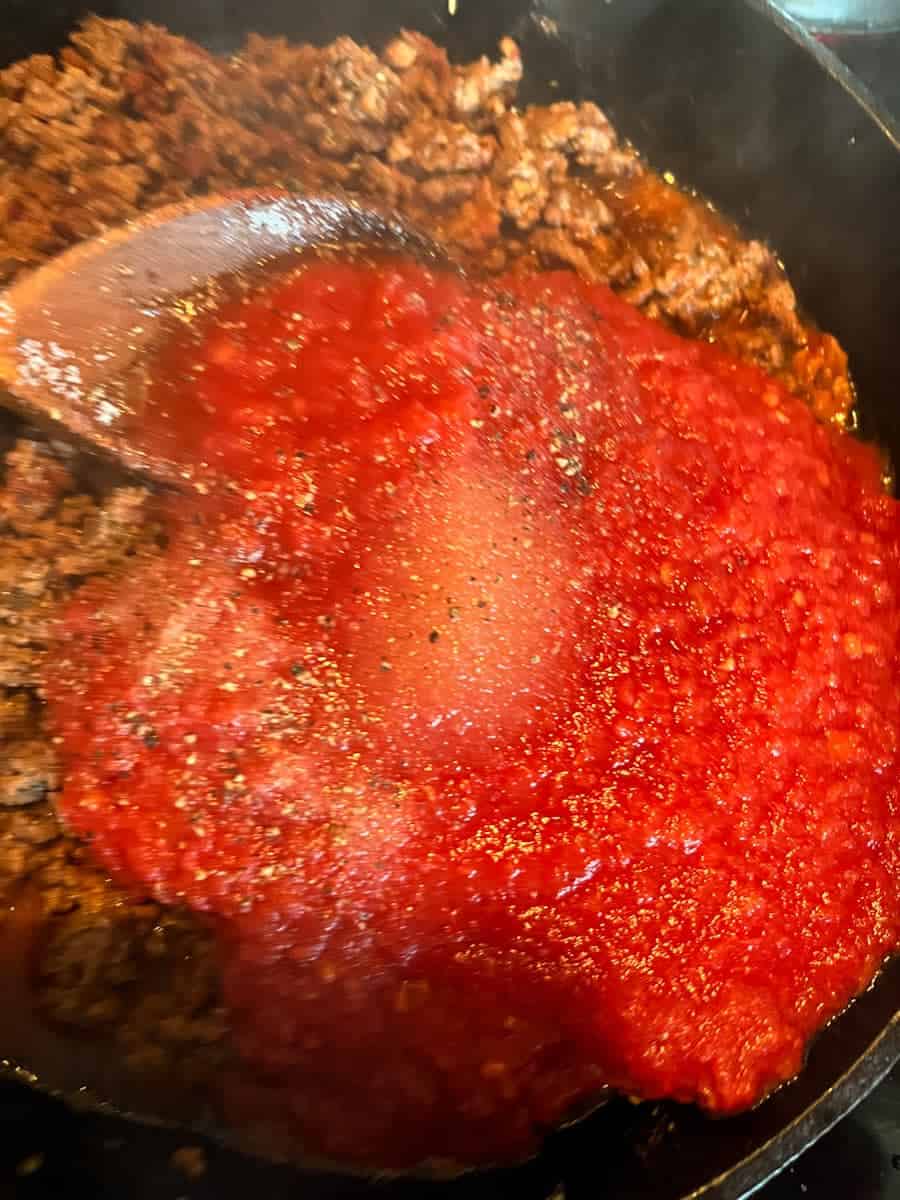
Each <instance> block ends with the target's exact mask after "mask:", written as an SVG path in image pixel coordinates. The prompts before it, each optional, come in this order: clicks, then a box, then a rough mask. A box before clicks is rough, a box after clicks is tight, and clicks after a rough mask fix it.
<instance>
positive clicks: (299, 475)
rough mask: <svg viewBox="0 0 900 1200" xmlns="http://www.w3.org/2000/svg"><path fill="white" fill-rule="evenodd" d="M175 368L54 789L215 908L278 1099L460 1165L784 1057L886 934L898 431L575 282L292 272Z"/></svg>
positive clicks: (167, 895) (318, 1131)
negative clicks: (822, 401) (182, 487)
mask: <svg viewBox="0 0 900 1200" xmlns="http://www.w3.org/2000/svg"><path fill="white" fill-rule="evenodd" d="M153 376H154V390H153V403H152V405H151V419H150V421H149V422H148V425H147V429H146V437H147V438H148V440H149V441H151V442H153V443H154V444H155V445H164V446H165V447H166V448H167V449H168V450H169V452H173V451H174V452H177V454H178V455H179V456H180V458H181V461H182V462H183V464H184V468H185V476H186V478H187V479H188V480H189V481H190V485H189V488H188V490H187V492H186V493H185V494H182V495H178V496H171V497H170V498H168V499H163V500H162V501H161V513H160V516H161V519H162V521H163V525H164V529H165V535H166V545H165V548H164V549H163V550H162V552H158V553H150V552H140V553H139V554H138V555H137V558H136V560H135V563H134V566H133V567H132V569H131V570H130V571H128V572H127V573H126V574H125V575H124V576H122V577H120V578H119V579H117V580H116V579H109V578H98V579H96V580H93V581H89V582H88V583H87V584H86V585H85V586H84V587H83V588H82V589H81V590H80V592H79V593H78V594H77V595H76V597H75V598H74V599H73V600H72V601H71V603H70V604H69V606H68V608H67V609H66V610H65V612H64V615H63V617H62V619H61V621H60V622H59V626H58V643H57V647H56V650H55V651H54V654H53V670H52V672H48V673H47V678H46V691H47V694H48V699H49V706H50V717H51V721H52V725H53V728H54V732H55V734H56V737H57V743H58V746H59V749H60V753H61V756H62V762H63V770H64V778H65V784H64V791H63V793H62V797H61V799H60V801H59V808H60V810H61V813H62V815H63V817H64V819H65V821H66V823H67V825H68V826H69V828H70V829H72V830H73V831H75V832H76V833H78V834H80V835H83V836H84V837H86V838H88V839H89V840H90V844H91V846H92V850H93V853H94V855H95V856H97V858H98V859H99V860H100V862H101V863H102V864H103V865H104V866H105V867H106V868H107V869H108V870H109V871H110V872H111V873H112V874H113V876H114V878H115V879H116V880H118V881H119V882H120V883H122V884H124V885H126V886H127V887H129V888H131V889H133V890H135V891H136V892H139V893H140V894H142V895H146V894H150V895H152V896H153V897H154V898H155V899H156V900H158V901H161V902H163V903H166V904H172V903H177V904H182V905H187V906H189V907H191V908H193V909H195V910H197V911H199V912H202V913H204V914H208V916H209V917H210V918H211V919H212V921H213V924H214V928H215V929H216V930H217V937H218V940H219V945H220V950H221V955H222V960H223V969H224V979H225V983H224V987H225V998H226V1001H227V1004H228V1006H229V1010H230V1014H231V1021H232V1024H233V1028H234V1032H235V1038H236V1041H237V1044H238V1047H239V1050H240V1052H241V1054H242V1055H243V1056H244V1059H245V1061H246V1062H247V1063H248V1064H251V1063H252V1065H253V1071H254V1072H255V1073H261V1074H262V1075H263V1076H264V1077H265V1078H266V1079H267V1081H268V1083H269V1084H270V1086H271V1087H272V1088H274V1089H275V1090H276V1091H277V1093H278V1094H279V1096H280V1098H281V1099H280V1103H279V1106H278V1107H279V1112H280V1115H281V1119H282V1121H283V1123H284V1124H285V1125H286V1126H288V1127H289V1128H290V1129H291V1130H293V1131H294V1133H295V1135H296V1136H297V1137H298V1138H300V1139H302V1141H303V1144H304V1145H306V1146H307V1147H310V1148H312V1149H314V1150H317V1151H322V1152H324V1153H326V1154H328V1155H332V1156H335V1157H339V1158H348V1157H354V1158H356V1159H358V1160H361V1161H365V1162H368V1163H377V1164H381V1165H391V1166H397V1165H405V1164H411V1163H415V1162H417V1161H420V1160H422V1159H425V1158H449V1159H454V1160H456V1161H462V1162H472V1163H477V1162H485V1161H489V1160H495V1159H502V1158H509V1157H513V1156H516V1155H520V1154H522V1153H524V1152H527V1151H528V1150H530V1149H532V1148H533V1147H534V1145H535V1144H536V1141H537V1139H538V1138H539V1136H540V1133H541V1131H543V1130H545V1129H546V1128H548V1127H549V1126H552V1125H553V1124H554V1123H555V1122H558V1121H559V1120H560V1119H562V1118H564V1117H565V1116H566V1115H567V1114H569V1113H571V1112H572V1111H574V1110H575V1109H576V1108H577V1107H578V1106H579V1105H581V1106H583V1105H584V1103H586V1102H588V1101H589V1100H590V1099H591V1098H592V1097H596V1096H597V1095H599V1094H601V1093H602V1091H603V1089H604V1088H607V1087H612V1088H615V1089H619V1090H622V1091H626V1092H628V1093H630V1094H634V1095H637V1096H642V1097H660V1096H670V1097H675V1098H678V1099H681V1100H689V1101H697V1102H699V1103H700V1104H701V1105H703V1106H704V1107H705V1108H706V1109H708V1110H710V1111H712V1112H716V1113H729V1112H733V1111H736V1110H739V1109H741V1108H744V1107H746V1106H749V1105H752V1104H753V1103H754V1102H756V1101H757V1100H758V1099H760V1097H762V1096H763V1095H764V1094H765V1093H766V1092H767V1091H768V1090H770V1089H771V1088H773V1087H775V1086H776V1085H777V1084H779V1083H781V1082H782V1081H784V1080H786V1079H789V1078H790V1077H791V1076H792V1075H794V1074H795V1073H796V1072H797V1070H798V1069H799V1068H800V1066H801V1062H802V1057H803V1052H804V1048H805V1046H806V1045H807V1043H808V1040H809V1038H810V1037H811V1035H812V1034H813V1033H814V1032H815V1031H816V1030H817V1029H819V1028H820V1027H821V1026H822V1025H823V1024H824V1023H825V1022H826V1021H827V1020H828V1019H829V1017H831V1016H832V1015H833V1014H834V1013H836V1012H837V1011H839V1010H840V1009H841V1008H842V1007H843V1006H844V1005H845V1004H846V1003H847V1002H848V1001H849V1000H850V999H851V998H852V997H853V996H854V995H855V994H856V993H858V992H859V991H860V990H861V989H862V988H864V987H865V986H866V985H867V983H868V982H869V980H870V979H871V977H872V975H873V973H874V972H875V971H876V970H877V968H878V966H879V964H880V963H881V962H882V961H883V959H884V958H885V956H886V955H887V954H888V953H889V952H890V951H891V949H892V948H893V947H894V946H895V945H896V943H897V939H898V932H900V884H898V880H900V862H898V818H900V799H898V793H897V783H896V774H897V772H896V765H897V764H896V759H897V737H898V730H900V687H898V678H897V676H898V671H897V636H898V630H900V594H898V583H900V580H898V562H900V559H898V533H900V524H898V510H897V506H896V503H895V502H894V501H893V500H892V499H890V498H889V497H888V496H887V495H886V494H885V492H884V490H883V488H882V485H881V478H880V476H881V464H880V460H879V459H878V457H877V455H876V454H875V453H874V452H872V451H871V450H870V449H868V448H866V447H864V446H862V445H861V444H859V443H857V442H855V441H853V440H851V439H849V438H847V437H844V436H841V435H839V434H838V433H836V432H835V431H834V430H833V429H831V428H829V427H826V426H824V425H822V424H820V423H818V422H817V421H816V420H815V418H814V417H813V415H812V414H811V413H810V411H809V409H808V408H807V407H806V406H805V405H804V404H803V403H802V402H801V401H800V400H799V399H797V398H795V397H793V396H792V395H791V394H790V393H789V392H788V391H787V390H786V389H785V388H784V387H783V386H782V385H781V384H780V383H778V382H776V381H774V380H773V379H771V378H769V377H767V376H766V375H764V374H763V373H762V372H760V371H759V370H758V369H757V368H755V367H754V366H751V365H748V364H745V363H739V362H738V361H737V360H733V359H731V358H729V357H728V356H727V355H725V354H724V353H723V352H722V351H721V350H719V349H716V348H715V347H712V346H710V345H707V344H703V343H699V342H690V341H686V340H683V339H681V338H680V337H678V336H677V335H675V334H674V333H672V332H670V331H668V330H666V329H665V328H663V327H662V326H661V325H660V324H658V323H655V322H653V321H651V320H649V319H647V318H646V317H645V316H643V315H642V314H640V313H639V312H638V311H636V310H635V309H634V308H632V307H631V306H629V305H628V304H626V303H624V302H623V301H621V300H619V299H617V298H616V297H615V296H614V295H613V294H612V293H611V292H610V291H609V290H607V288H606V287H604V286H600V285H594V284H590V283H588V282H585V281H583V280H580V279H579V278H577V277H576V276H575V275H574V274H571V273H565V272H555V273H545V274H539V275H535V276H533V277H530V278H522V277H502V278H500V279H497V280H494V281H492V282H489V283H482V284H474V283H472V282H469V281H466V280H464V279H462V278H460V277H457V276H455V275H451V274H442V273H436V272H434V271H431V270H429V269H426V268H425V267H423V266H421V265H418V264H415V263H411V262H406V261H403V260H399V259H396V260H395V259H386V260H383V261H379V262H366V261H355V262H354V261H349V260H348V261H335V260H330V261H329V260H327V259H321V258H320V259H316V258H312V259H305V260H299V261H298V263H296V264H295V265H294V266H293V267H291V268H290V269H284V270H282V271H280V272H279V273H278V274H275V275H273V276H270V277H267V278H263V279H261V280H258V281H256V282H255V283H254V284H252V285H248V286H246V287H245V288H243V289H238V290H237V291H235V292H234V293H233V294H231V295H229V296H228V297H227V298H226V299H224V300H223V302H222V303H221V305H219V306H218V307H217V308H216V309H215V310H214V311H211V312H209V313H206V314H201V315H200V316H199V317H198V318H196V319H195V320H194V321H192V322H190V323H188V324H186V325H184V326H183V327H182V328H181V329H180V330H179V332H177V333H176V334H175V335H173V337H172V339H171V340H170V342H169V343H168V344H167V345H166V346H165V347H164V348H163V350H162V351H161V353H160V356H159V358H158V360H157V361H156V362H155V363H154V366H153ZM231 1103H232V1104H234V1105H235V1106H236V1107H239V1106H240V1105H241V1104H242V1103H246V1104H247V1105H250V1106H252V1103H253V1101H252V1099H248V1098H247V1097H239V1096H232V1097H231Z"/></svg>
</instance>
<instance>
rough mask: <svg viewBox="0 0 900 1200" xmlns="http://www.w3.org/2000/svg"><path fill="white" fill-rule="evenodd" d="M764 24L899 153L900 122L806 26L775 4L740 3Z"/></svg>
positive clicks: (766, 0)
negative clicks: (796, 49) (814, 65)
mask: <svg viewBox="0 0 900 1200" xmlns="http://www.w3.org/2000/svg"><path fill="white" fill-rule="evenodd" d="M742 3H743V4H746V5H747V7H748V8H752V9H754V10H755V11H756V12H758V13H759V14H760V15H761V16H763V17H765V18H766V20H768V21H771V22H772V24H773V25H777V26H778V27H779V29H780V30H781V31H782V33H784V34H786V35H787V37H789V38H791V40H792V41H794V42H796V43H797V44H798V46H800V47H801V48H802V49H803V50H805V51H806V53H807V54H809V55H811V56H812V57H813V58H814V59H815V60H816V62H817V63H818V64H819V66H820V67H821V68H822V70H823V71H824V72H825V73H826V74H827V75H829V76H830V77H831V78H832V79H833V80H834V81H835V83H837V84H839V85H840V87H842V88H843V89H844V91H845V92H846V93H847V94H848V95H849V96H851V97H852V98H853V100H855V101H856V103H857V104H858V105H859V107H860V108H861V109H862V110H863V111H864V112H865V114H866V116H868V117H869V119H870V120H871V121H872V122H873V123H874V124H875V125H877V126H878V128H879V129H880V130H881V132H882V133H883V134H884V136H885V137H886V138H887V139H888V141H889V142H890V143H891V145H892V146H893V147H894V148H895V149H896V150H898V151H900V119H897V118H895V117H894V115H893V114H892V113H890V112H888V111H887V109H885V108H883V107H882V105H881V104H879V102H878V101H877V100H876V99H875V97H874V95H873V94H872V92H871V90H870V89H869V87H868V86H867V84H865V83H864V82H863V81H862V80H861V79H860V78H859V76H857V75H855V74H854V73H853V71H851V70H850V68H849V67H848V66H847V65H846V63H843V62H842V61H841V60H840V59H839V58H838V56H837V55H836V54H835V53H834V52H833V51H831V50H829V49H828V47H827V46H826V45H824V44H823V43H822V42H820V41H819V39H818V38H816V37H814V36H813V35H812V34H811V33H810V32H809V30H808V29H807V28H806V26H805V25H802V24H801V23H800V22H799V21H798V20H796V18H794V17H792V16H790V15H789V14H788V13H786V12H784V10H783V9H781V8H780V7H779V6H778V5H777V4H776V3H775V2H774V0H742Z"/></svg>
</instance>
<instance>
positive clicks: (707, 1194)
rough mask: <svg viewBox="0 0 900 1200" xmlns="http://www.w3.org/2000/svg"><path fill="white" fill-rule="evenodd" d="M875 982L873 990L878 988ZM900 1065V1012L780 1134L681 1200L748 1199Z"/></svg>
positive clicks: (846, 1114)
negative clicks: (853, 1061) (850, 1064)
mask: <svg viewBox="0 0 900 1200" xmlns="http://www.w3.org/2000/svg"><path fill="white" fill-rule="evenodd" d="M881 979H882V977H881V976H879V977H877V978H876V980H875V983H874V984H873V985H872V986H873V987H874V986H878V983H879V982H880V980H881ZM897 1063H900V1009H898V1010H897V1012H896V1013H895V1014H894V1016H893V1018H892V1019H891V1021H890V1022H889V1024H888V1025H887V1026H886V1027H885V1028H884V1029H883V1030H882V1032H881V1033H880V1034H879V1035H878V1036H877V1037H876V1038H875V1040H874V1041H873V1042H871V1043H870V1045H869V1046H868V1047H867V1048H866V1049H865V1050H864V1051H863V1053H862V1054H861V1055H860V1056H859V1058H858V1059H857V1060H856V1062H855V1063H853V1065H852V1066H851V1067H850V1068H849V1069H848V1070H847V1071H845V1072H844V1074H843V1075H842V1076H841V1077H840V1078H839V1079H838V1080H837V1081H836V1082H835V1083H834V1084H833V1085H832V1086H831V1087H830V1088H829V1089H828V1090H827V1091H826V1092H825V1093H824V1094H823V1095H822V1096H820V1097H819V1099H818V1100H815V1101H813V1103H812V1104H810V1105H809V1107H808V1108H807V1109H805V1110H804V1112H802V1113H801V1114H800V1115H799V1116H798V1117H795V1119H794V1120H793V1121H792V1122H791V1123H790V1124H789V1125H787V1126H785V1128H784V1129H782V1130H781V1132H780V1133H777V1134H775V1136H774V1137H772V1138H770V1139H769V1141H767V1142H765V1143H763V1145H762V1146H760V1147H759V1148H758V1149H757V1150H755V1151H754V1152H753V1153H752V1154H749V1155H748V1156H747V1157H746V1158H745V1159H743V1160H742V1161H741V1162H739V1163H737V1164H736V1166H734V1167H732V1168H730V1169H729V1170H728V1171H726V1172H724V1173H723V1174H722V1175H720V1176H718V1177H717V1178H716V1179H712V1180H710V1182H709V1183H707V1184H703V1185H702V1186H701V1187H699V1188H697V1189H696V1190H695V1191H693V1192H690V1193H688V1194H687V1195H685V1196H684V1197H683V1200H700V1198H701V1197H702V1200H748V1197H750V1196H752V1195H753V1194H754V1193H755V1192H757V1191H758V1190H759V1189H760V1188H761V1187H763V1186H764V1185H765V1184H767V1183H768V1182H769V1181H770V1180H771V1179H772V1178H773V1177H774V1176H775V1175H777V1174H778V1173H779V1172H780V1171H782V1170H783V1169H784V1168H785V1167H787V1166H788V1165H789V1164H790V1163H792V1162H794V1161H795V1159H797V1158H799V1157H800V1155H801V1154H803V1153H804V1151H806V1150H808V1149H809V1148H810V1146H812V1145H814V1144H815V1143H816V1142H817V1141H818V1140H819V1138H821V1137H823V1136H824V1135H825V1134H826V1133H828V1132H829V1130H831V1129H833V1128H834V1127H835V1125H837V1124H838V1122H839V1121H841V1120H843V1118H844V1117H846V1116H848V1115H849V1114H850V1113H851V1112H852V1111H853V1109H854V1108H856V1106H857V1105H858V1104H860V1103H861V1102H862V1101H863V1100H865V1098H866V1097H867V1096H868V1095H869V1094H870V1092H872V1091H874V1090H875V1088H876V1087H877V1086H878V1084H880V1083H881V1082H882V1080H883V1079H884V1078H885V1077H886V1076H887V1075H888V1073H889V1072H890V1071H891V1069H892V1068H893V1067H894V1066H896V1065H897Z"/></svg>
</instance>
